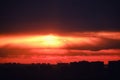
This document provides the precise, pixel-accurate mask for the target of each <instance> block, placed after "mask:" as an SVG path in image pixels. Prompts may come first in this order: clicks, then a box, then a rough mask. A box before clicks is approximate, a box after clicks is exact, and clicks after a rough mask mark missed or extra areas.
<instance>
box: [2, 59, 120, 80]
mask: <svg viewBox="0 0 120 80" xmlns="http://www.w3.org/2000/svg"><path fill="white" fill-rule="evenodd" d="M0 80H120V61H109V64H108V65H104V63H103V62H87V61H81V62H71V63H68V64H67V63H58V64H57V65H50V64H17V63H6V64H0Z"/></svg>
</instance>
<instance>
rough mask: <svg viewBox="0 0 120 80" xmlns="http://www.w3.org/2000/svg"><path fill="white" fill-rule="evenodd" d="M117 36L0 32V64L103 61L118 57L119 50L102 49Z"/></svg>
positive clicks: (110, 34) (113, 33)
mask: <svg viewBox="0 0 120 80" xmlns="http://www.w3.org/2000/svg"><path fill="white" fill-rule="evenodd" d="M118 35H120V32H90V33H89V32H86V33H85V32H84V33H82V32H81V33H74V34H71V35H70V34H69V35H55V34H48V35H7V36H6V35H0V42H1V43H0V63H5V62H15V61H16V62H20V63H34V62H35V63H36V62H37V63H39V62H40V63H42V62H44V63H57V62H59V61H60V62H72V61H79V60H88V61H97V60H98V61H104V62H105V63H107V61H109V60H120V49H112V48H110V49H109V48H108V49H106V48H105V49H104V47H105V46H107V47H109V45H110V43H111V41H113V40H116V41H119V40H120V37H119V36H118ZM4 56H5V57H4ZM101 56H102V57H101ZM15 57H16V58H15Z"/></svg>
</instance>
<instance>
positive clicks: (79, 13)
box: [0, 0, 120, 34]
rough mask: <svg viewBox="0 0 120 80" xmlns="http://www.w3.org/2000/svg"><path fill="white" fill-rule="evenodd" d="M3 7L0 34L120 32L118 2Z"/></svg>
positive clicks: (37, 1)
mask: <svg viewBox="0 0 120 80" xmlns="http://www.w3.org/2000/svg"><path fill="white" fill-rule="evenodd" d="M0 7H1V8H2V9H1V13H0V22H1V23H0V26H1V29H0V34H5V33H23V32H36V31H37V32H39V33H40V32H45V31H46V32H48V31H53V32H54V31H60V32H76V31H77V32H79V31H120V27H119V26H120V22H119V21H120V16H119V14H120V11H119V8H120V6H119V1H116V0H29V1H28V0H20V1H18V0H16V1H15V0H14V1H1V5H0ZM46 29H48V30H46Z"/></svg>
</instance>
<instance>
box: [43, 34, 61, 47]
mask: <svg viewBox="0 0 120 80" xmlns="http://www.w3.org/2000/svg"><path fill="white" fill-rule="evenodd" d="M42 45H43V46H45V47H46V48H59V47H62V46H63V42H62V40H60V39H59V37H57V36H54V35H47V36H44V37H43V38H42Z"/></svg>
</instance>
